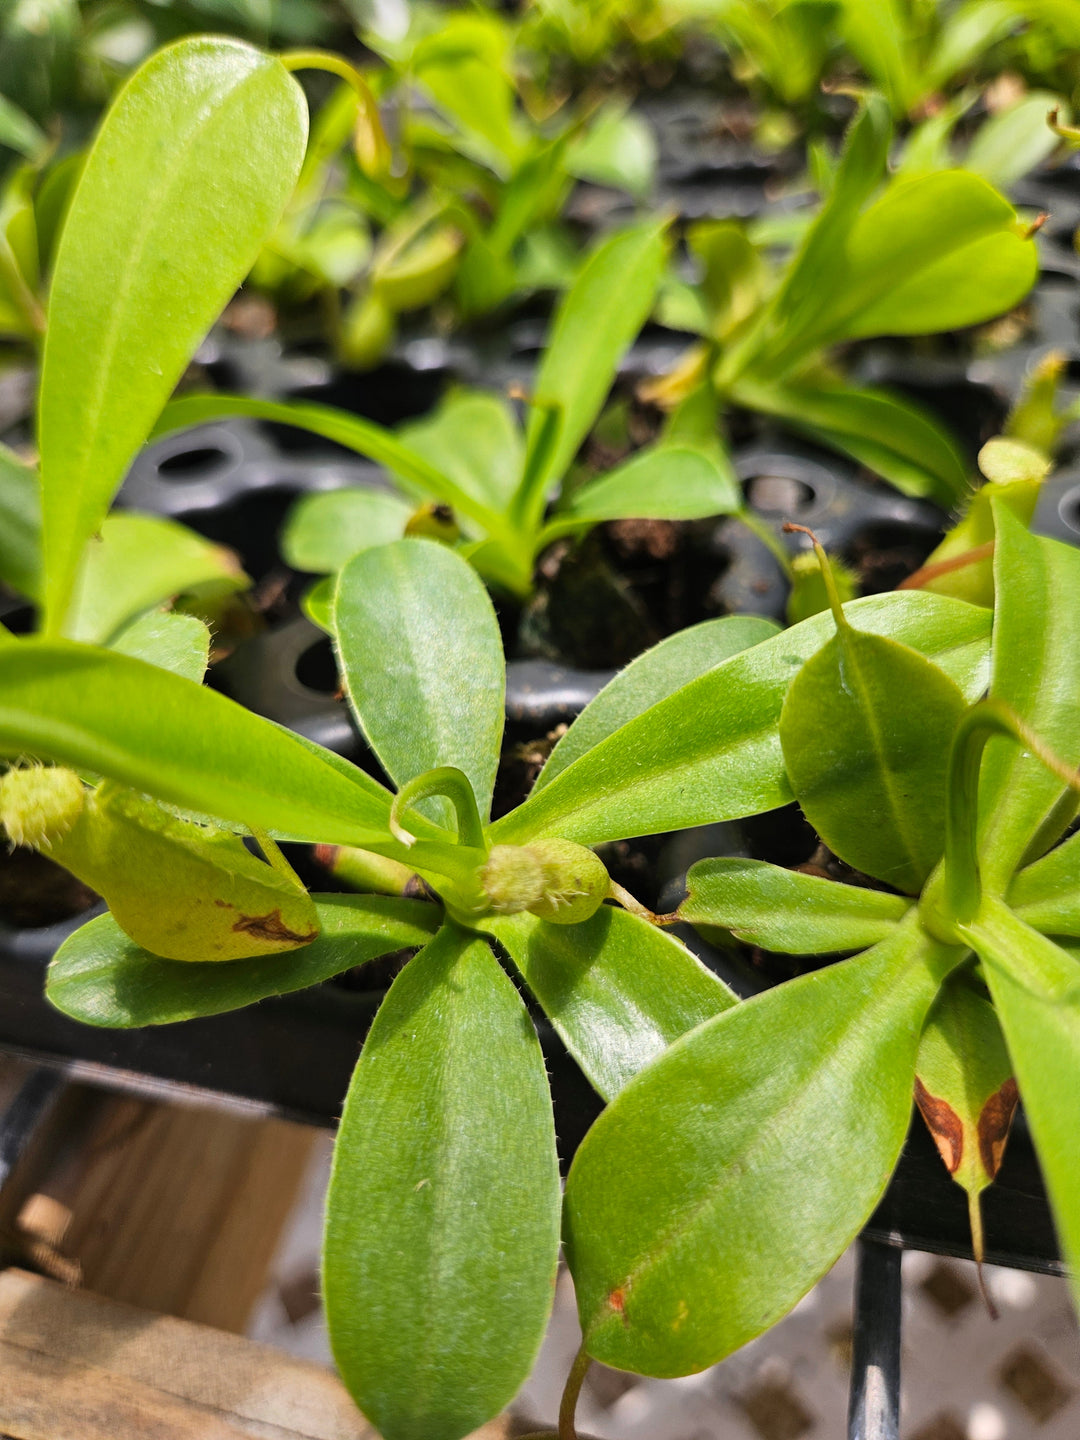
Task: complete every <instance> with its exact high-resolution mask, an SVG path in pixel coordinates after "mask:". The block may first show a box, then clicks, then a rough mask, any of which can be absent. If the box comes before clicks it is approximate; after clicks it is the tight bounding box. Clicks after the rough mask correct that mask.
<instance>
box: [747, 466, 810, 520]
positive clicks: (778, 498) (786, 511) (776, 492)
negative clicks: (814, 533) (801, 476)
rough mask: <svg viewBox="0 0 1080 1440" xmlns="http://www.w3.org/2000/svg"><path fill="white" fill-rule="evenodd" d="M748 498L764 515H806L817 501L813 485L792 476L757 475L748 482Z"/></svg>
mask: <svg viewBox="0 0 1080 1440" xmlns="http://www.w3.org/2000/svg"><path fill="white" fill-rule="evenodd" d="M746 498H747V500H748V501H749V502H750V504H751V505H752V506H753V507H754V509H755V510H758V511H760V512H761V513H762V514H763V515H783V516H784V517H785V518H786V517H788V516H792V515H801V514H804V513H805V512H806V511H807V510H809V509H810V508H811V506H812V505H813V504H814V501H815V500H816V499H817V495H816V492H815V490H814V487H813V486H812V485H808V484H807V483H806V482H805V481H804V480H795V479H794V478H793V477H792V476H790V475H755V476H754V477H753V479H752V480H750V481H748V482H747V486H746Z"/></svg>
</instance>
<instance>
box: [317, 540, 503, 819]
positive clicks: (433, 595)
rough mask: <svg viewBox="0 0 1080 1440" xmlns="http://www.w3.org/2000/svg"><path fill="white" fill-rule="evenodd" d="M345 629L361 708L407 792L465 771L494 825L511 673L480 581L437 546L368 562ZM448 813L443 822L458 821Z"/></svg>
mask: <svg viewBox="0 0 1080 1440" xmlns="http://www.w3.org/2000/svg"><path fill="white" fill-rule="evenodd" d="M334 628H335V631H336V636H337V651H338V656H339V659H340V662H341V673H342V678H343V680H344V684H345V689H346V693H347V694H348V697H349V703H350V704H351V705H352V707H353V709H354V711H355V712H356V717H357V719H358V720H359V722H360V724H361V726H362V727H363V730H364V734H365V735H366V736H367V738H368V740H369V741H370V743H371V746H372V749H373V750H374V751H375V753H376V754H377V755H378V757H379V759H380V761H381V762H382V765H383V768H384V769H385V770H386V772H387V774H388V775H389V776H390V777H391V779H392V780H393V781H394V783H395V785H397V786H398V787H399V788H400V787H401V786H402V785H404V784H405V782H406V781H408V780H412V779H413V778H414V777H415V776H417V775H421V774H423V773H424V772H425V771H427V770H434V769H435V768H436V767H438V766H442V765H454V766H456V767H457V768H458V769H459V770H462V771H464V773H465V774H466V775H467V776H468V778H469V781H470V783H471V784H472V788H473V793H474V794H475V796H476V802H477V805H478V806H479V808H480V812H481V817H482V818H486V816H487V813H488V810H489V809H490V806H491V792H492V789H493V788H494V785H495V770H496V768H497V766H498V763H499V743H500V740H501V738H502V729H503V701H504V692H505V686H506V670H505V664H504V661H503V652H502V639H501V636H500V634H499V622H498V620H497V619H496V618H495V611H494V609H493V608H492V604H491V601H490V600H489V599H488V595H487V592H486V591H485V589H484V587H483V585H482V584H481V583H480V580H479V579H478V578H477V576H476V573H475V571H473V570H472V569H471V568H470V566H469V565H468V564H467V563H466V562H465V561H464V560H462V559H461V558H460V557H459V556H458V555H455V554H454V552H453V551H452V550H448V549H447V548H446V547H445V546H444V545H438V544H436V543H434V542H433V541H430V540H398V541H396V542H395V543H394V544H392V545H382V546H380V547H379V548H378V549H377V550H365V551H362V552H361V554H359V555H356V556H354V557H353V559H352V560H350V561H349V563H348V564H347V565H346V566H345V568H344V569H343V570H342V572H341V574H340V576H339V577H338V584H337V591H336V593H335V597H334ZM438 805H439V809H438V811H436V812H430V813H432V814H433V818H434V816H435V815H443V816H445V818H446V819H449V817H450V815H451V814H452V812H451V811H450V810H449V809H447V807H446V804H445V802H443V801H439V802H438Z"/></svg>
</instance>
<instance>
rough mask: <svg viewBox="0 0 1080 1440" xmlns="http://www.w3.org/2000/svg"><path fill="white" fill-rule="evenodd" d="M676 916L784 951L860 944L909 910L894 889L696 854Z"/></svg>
mask: <svg viewBox="0 0 1080 1440" xmlns="http://www.w3.org/2000/svg"><path fill="white" fill-rule="evenodd" d="M686 883H687V886H688V887H689V894H688V895H687V897H686V899H685V900H684V901H683V902H682V904H681V905H680V906H679V911H678V914H679V919H680V920H687V921H689V923H690V924H691V925H716V926H720V927H721V928H723V929H725V930H730V931H732V933H733V934H734V935H736V936H737V937H738V938H739V939H740V940H743V941H745V942H746V944H748V945H760V946H762V947H763V948H764V949H766V950H777V951H779V952H780V953H781V954H785V955H829V954H833V953H835V952H837V951H842V950H863V949H865V948H866V947H867V946H869V945H876V944H877V943H878V941H879V940H885V939H887V937H888V936H889V935H891V934H892V932H893V931H894V930H895V929H896V926H897V925H898V924H899V922H900V921H901V920H902V919H903V918H904V916H905V915H906V914H907V912H908V910H909V909H910V908H911V907H910V904H909V902H908V901H907V900H905V899H904V898H903V897H902V896H900V895H888V894H886V893H885V892H884V891H881V890H863V889H860V888H858V887H857V886H855V885H841V884H839V883H837V882H836V881H835V880H825V879H823V878H822V877H821V876H819V875H802V874H799V873H798V872H797V871H795V870H782V869H781V868H780V867H779V866H778V865H767V864H766V863H765V862H764V861H762V860H739V859H730V858H727V857H717V858H715V859H709V860H699V861H698V863H697V864H696V865H693V866H691V868H690V871H689V873H688V875H687V877H686Z"/></svg>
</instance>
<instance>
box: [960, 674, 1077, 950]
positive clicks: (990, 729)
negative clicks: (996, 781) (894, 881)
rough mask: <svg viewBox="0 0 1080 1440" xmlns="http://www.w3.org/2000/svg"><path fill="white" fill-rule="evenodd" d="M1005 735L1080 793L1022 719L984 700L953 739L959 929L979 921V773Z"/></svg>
mask: <svg viewBox="0 0 1080 1440" xmlns="http://www.w3.org/2000/svg"><path fill="white" fill-rule="evenodd" d="M994 735H1004V736H1005V737H1007V738H1008V739H1010V740H1015V741H1016V742H1017V743H1018V744H1020V745H1023V746H1024V747H1025V748H1026V749H1028V750H1030V751H1031V753H1032V755H1034V756H1035V758H1036V759H1037V760H1039V761H1041V762H1042V764H1043V765H1045V766H1046V768H1047V769H1048V770H1049V771H1051V773H1052V774H1054V775H1056V776H1057V777H1058V779H1059V780H1061V781H1062V782H1063V783H1064V784H1066V785H1068V786H1069V787H1070V788H1071V789H1073V790H1077V791H1080V773H1078V772H1077V771H1076V770H1074V769H1072V768H1071V766H1069V765H1066V764H1065V762H1064V761H1063V760H1061V759H1060V758H1059V757H1058V756H1057V755H1055V754H1054V752H1053V751H1052V750H1050V749H1049V748H1048V746H1046V745H1044V744H1043V742H1042V741H1041V740H1040V739H1039V737H1038V736H1037V735H1036V734H1035V733H1034V731H1033V730H1031V728H1030V727H1029V726H1028V725H1026V724H1025V723H1024V721H1023V720H1021V719H1020V717H1019V715H1017V714H1016V713H1015V711H1013V710H1012V709H1010V708H1009V706H1008V705H1006V704H1005V703H1004V702H1003V701H1001V700H981V701H980V702H979V703H978V704H977V705H973V706H972V707H971V709H970V710H969V711H968V712H967V713H966V714H965V715H964V717H963V718H962V720H961V721H960V724H959V725H958V726H957V728H956V734H955V735H954V736H953V743H952V749H951V751H950V753H949V770H948V780H947V785H946V797H945V908H946V912H947V914H948V916H949V918H950V919H951V920H952V921H954V922H955V923H956V924H958V925H965V924H968V923H969V922H970V921H971V920H973V919H974V918H975V915H976V914H977V912H978V909H979V903H980V900H981V898H982V884H981V881H980V879H979V862H978V846H977V839H978V799H979V771H980V768H981V766H982V755H983V751H984V750H985V748H986V742H987V741H988V740H990V739H991V738H992V737H993V736H994Z"/></svg>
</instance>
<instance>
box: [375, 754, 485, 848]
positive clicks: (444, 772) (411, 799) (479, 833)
mask: <svg viewBox="0 0 1080 1440" xmlns="http://www.w3.org/2000/svg"><path fill="white" fill-rule="evenodd" d="M434 795H443V796H445V797H446V798H447V799H448V800H449V801H450V803H451V805H453V807H454V812H455V814H456V815H457V826H458V833H457V838H458V844H459V845H466V846H468V847H469V848H470V849H473V850H483V851H484V852H485V853H486V852H487V848H488V845H487V840H486V838H485V836H484V822H483V821H482V820H481V819H480V811H479V809H478V808H477V805H476V796H475V795H474V794H473V788H472V786H471V785H470V783H469V777H468V776H467V775H466V774H465V773H464V772H463V771H461V770H459V769H458V768H457V767H456V766H454V765H440V766H438V767H437V768H436V769H434V770H425V772H424V773H423V775H417V776H416V777H415V778H414V779H412V780H409V781H408V782H407V783H406V784H404V785H403V786H402V787H401V789H400V790H399V791H398V793H397V794H396V795H395V796H394V803H393V804H392V805H391V807H390V833H391V835H393V837H394V839H395V840H399V841H400V842H401V844H402V845H406V846H409V847H411V846H413V845H415V843H416V836H415V835H413V834H412V833H411V832H410V831H408V830H406V829H405V826H404V825H403V824H402V817H403V816H404V814H405V811H406V810H407V809H408V807H409V806H410V805H415V804H416V803H417V801H419V800H429V799H431V797H432V796H434Z"/></svg>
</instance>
